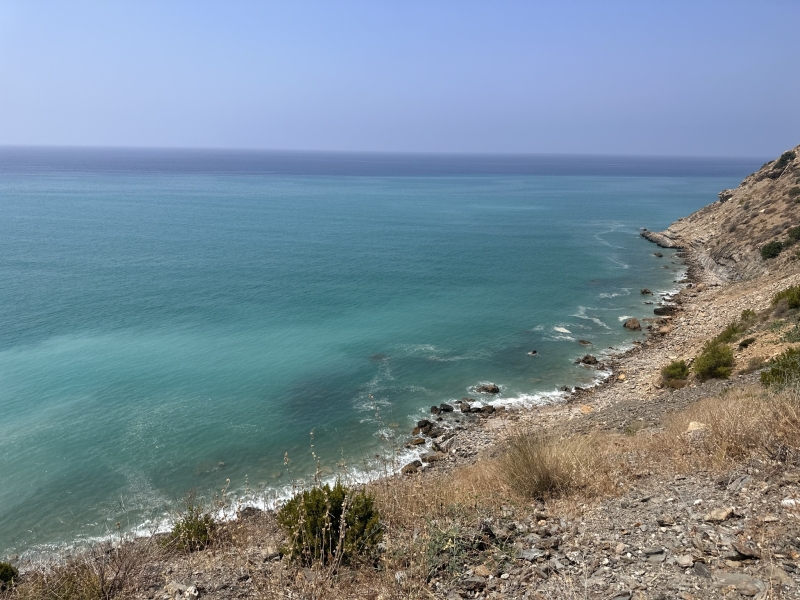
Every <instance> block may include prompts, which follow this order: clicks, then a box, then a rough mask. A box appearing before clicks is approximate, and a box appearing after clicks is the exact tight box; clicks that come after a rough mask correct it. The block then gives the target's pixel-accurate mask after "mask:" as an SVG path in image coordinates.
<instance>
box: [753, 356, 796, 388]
mask: <svg viewBox="0 0 800 600" xmlns="http://www.w3.org/2000/svg"><path fill="white" fill-rule="evenodd" d="M767 366H768V367H769V370H766V371H762V372H761V384H762V385H764V386H765V387H774V388H783V387H786V386H788V385H795V384H797V383H798V382H800V348H789V349H787V350H786V351H784V352H783V353H781V354H779V355H778V356H776V357H775V358H773V359H772V360H770V361H769V362H768V363H767Z"/></svg>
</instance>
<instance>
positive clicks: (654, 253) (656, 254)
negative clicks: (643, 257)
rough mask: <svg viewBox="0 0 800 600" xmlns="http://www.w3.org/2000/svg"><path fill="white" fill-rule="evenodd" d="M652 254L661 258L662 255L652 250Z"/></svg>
mask: <svg viewBox="0 0 800 600" xmlns="http://www.w3.org/2000/svg"><path fill="white" fill-rule="evenodd" d="M653 256H655V257H656V258H661V257H663V256H664V255H663V254H662V253H661V252H653Z"/></svg>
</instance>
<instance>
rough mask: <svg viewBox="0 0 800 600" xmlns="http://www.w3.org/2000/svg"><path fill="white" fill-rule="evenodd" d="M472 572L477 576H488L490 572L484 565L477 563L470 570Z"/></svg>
mask: <svg viewBox="0 0 800 600" xmlns="http://www.w3.org/2000/svg"><path fill="white" fill-rule="evenodd" d="M472 572H473V573H474V574H475V575H477V576H478V577H489V576H490V575H491V574H492V572H491V571H490V570H489V569H488V568H487V567H486V565H478V566H477V567H475V568H474V569H473V570H472Z"/></svg>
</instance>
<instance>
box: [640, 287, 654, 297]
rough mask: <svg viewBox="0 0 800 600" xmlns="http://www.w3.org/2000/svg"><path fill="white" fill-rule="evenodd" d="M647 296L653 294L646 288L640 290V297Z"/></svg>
mask: <svg viewBox="0 0 800 600" xmlns="http://www.w3.org/2000/svg"><path fill="white" fill-rule="evenodd" d="M647 294H650V295H652V294H653V292H651V291H650V290H649V289H647V288H642V295H643V296H645V295H647Z"/></svg>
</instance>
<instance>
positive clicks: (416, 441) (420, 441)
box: [408, 438, 425, 446]
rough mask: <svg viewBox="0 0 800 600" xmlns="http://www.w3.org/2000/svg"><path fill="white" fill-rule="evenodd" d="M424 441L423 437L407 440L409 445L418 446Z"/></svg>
mask: <svg viewBox="0 0 800 600" xmlns="http://www.w3.org/2000/svg"><path fill="white" fill-rule="evenodd" d="M424 443H425V438H414V439H413V440H411V441H410V442H408V445H409V446H419V445H420V444H424Z"/></svg>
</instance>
